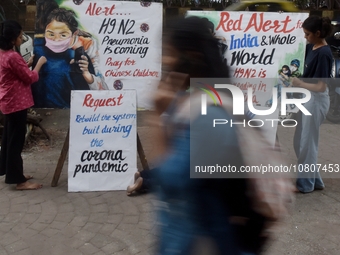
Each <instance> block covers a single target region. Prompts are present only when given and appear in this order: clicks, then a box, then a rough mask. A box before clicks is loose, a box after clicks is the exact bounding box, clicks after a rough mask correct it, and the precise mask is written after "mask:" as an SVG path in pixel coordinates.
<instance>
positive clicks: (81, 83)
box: [32, 0, 163, 109]
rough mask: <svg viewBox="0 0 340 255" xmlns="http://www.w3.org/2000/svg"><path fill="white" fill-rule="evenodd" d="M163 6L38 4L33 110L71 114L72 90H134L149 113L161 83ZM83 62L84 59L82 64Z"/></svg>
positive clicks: (88, 1)
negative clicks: (66, 110) (41, 62)
mask: <svg viewBox="0 0 340 255" xmlns="http://www.w3.org/2000/svg"><path fill="white" fill-rule="evenodd" d="M162 13H163V7H162V4H161V3H155V2H144V1H140V2H131V1H109V0H96V1H93V0H45V1H39V2H38V1H37V17H36V31H35V37H34V54H35V58H36V59H35V61H37V60H38V58H39V57H41V56H44V57H46V59H47V63H46V64H45V65H43V67H42V69H41V71H40V74H39V77H40V79H39V81H38V82H37V83H35V84H33V86H32V91H33V96H34V102H35V107H37V108H69V107H70V94H71V90H100V91H102V90H115V91H121V90H124V89H134V90H136V92H137V105H138V107H139V108H143V109H151V108H152V95H153V92H154V91H155V89H156V88H157V85H158V82H159V80H160V78H161V54H162V51H161V47H162V20H163V18H162ZM82 56H85V58H83V57H82Z"/></svg>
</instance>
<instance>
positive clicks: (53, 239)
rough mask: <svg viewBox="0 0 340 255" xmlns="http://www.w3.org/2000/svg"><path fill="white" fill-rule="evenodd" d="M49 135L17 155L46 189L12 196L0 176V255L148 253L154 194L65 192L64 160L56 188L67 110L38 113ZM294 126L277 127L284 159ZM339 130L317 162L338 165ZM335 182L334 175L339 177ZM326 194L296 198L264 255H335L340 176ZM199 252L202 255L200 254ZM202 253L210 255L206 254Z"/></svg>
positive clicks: (148, 132) (145, 136)
mask: <svg viewBox="0 0 340 255" xmlns="http://www.w3.org/2000/svg"><path fill="white" fill-rule="evenodd" d="M38 112H40V113H41V114H42V115H43V116H44V120H43V122H42V123H43V124H44V126H45V127H46V128H47V130H48V132H49V134H50V135H51V136H52V143H51V144H49V143H48V141H47V140H45V139H44V137H43V136H42V134H41V133H40V134H39V131H38V130H37V133H36V135H35V138H34V139H33V140H32V141H31V144H30V145H29V146H28V147H27V148H26V149H25V152H24V153H23V157H24V164H25V172H26V173H30V174H34V177H35V179H36V180H37V181H39V182H42V183H43V184H44V188H43V189H41V190H39V191H15V190H14V187H13V186H10V185H5V184H4V183H3V181H4V178H3V177H1V178H0V255H7V254H16V255H31V254H32V255H33V254H34V255H57V254H58V255H59V254H60V255H61V254H62V255H78V254H91V255H92V254H96V255H104V254H122V255H130V254H152V252H153V249H154V247H155V239H156V223H155V217H154V214H153V210H154V207H155V204H156V202H155V200H154V197H153V196H152V195H150V194H145V195H140V196H135V197H127V196H126V194H125V192H124V191H112V192H88V193H68V192H67V162H66V163H65V165H64V169H63V172H62V174H61V177H60V180H59V185H58V186H57V187H51V186H50V184H51V180H52V177H53V174H54V170H55V167H56V165H57V161H58V157H59V154H60V151H61V148H62V144H63V141H64V138H65V135H66V131H67V127H68V116H69V115H68V111H65V110H56V111H51V115H49V116H45V113H46V111H43V110H40V111H38ZM144 119H145V114H139V120H138V133H139V135H140V138H141V140H142V143H143V146H144V149H145V151H146V155H147V157H148V159H149V158H151V157H152V154H153V153H154V152H155V150H156V149H157V148H156V146H155V141H154V139H153V132H152V129H150V128H149V127H148V126H147V124H146V122H145V121H144ZM293 132H294V129H293V128H292V129H287V128H286V129H283V128H280V129H279V132H278V134H279V140H280V143H281V146H282V148H283V150H284V152H285V153H287V154H288V158H289V161H290V162H291V163H295V156H294V153H293V150H292V139H293ZM339 145H340V125H334V124H330V123H328V122H326V123H325V124H323V125H322V130H321V135H320V153H319V154H320V155H319V162H320V163H322V164H330V163H333V164H336V163H338V164H339V163H340V152H339V150H340V149H339ZM339 178H340V173H339ZM324 181H325V184H326V189H325V190H324V191H317V192H313V193H311V194H305V195H304V194H297V196H296V201H295V204H294V205H293V209H292V215H291V216H290V217H289V218H287V219H286V220H285V222H284V223H283V224H282V227H281V228H280V229H279V232H278V234H277V236H276V237H275V240H274V242H272V243H271V244H270V245H269V247H268V249H267V251H266V253H265V254H266V255H281V254H282V255H283V254H296V255H303V254H308V255H314V254H315V255H323V254H331V255H333V254H334V255H336V254H340V242H339V241H340V179H336V178H332V179H325V180H324ZM200 254H204V252H201V253H200ZM206 254H207V255H211V254H208V253H206Z"/></svg>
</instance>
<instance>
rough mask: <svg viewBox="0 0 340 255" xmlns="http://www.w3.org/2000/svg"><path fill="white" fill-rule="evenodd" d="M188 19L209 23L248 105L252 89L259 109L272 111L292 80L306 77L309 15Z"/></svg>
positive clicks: (234, 14)
mask: <svg viewBox="0 0 340 255" xmlns="http://www.w3.org/2000/svg"><path fill="white" fill-rule="evenodd" d="M187 15H188V16H199V17H202V18H206V19H207V22H208V23H209V26H210V28H211V30H212V31H213V33H214V35H215V37H216V38H217V39H218V41H219V45H220V49H221V54H223V56H224V61H225V64H227V65H228V66H229V67H230V71H231V72H230V74H231V77H232V78H233V84H234V85H236V86H238V87H239V88H241V89H242V91H243V92H244V95H245V101H247V98H248V95H247V93H248V92H247V91H248V88H251V91H252V96H251V97H250V98H252V101H253V104H254V105H255V106H259V107H271V104H272V102H273V100H272V96H277V97H280V91H281V88H283V87H290V86H291V84H290V79H291V77H299V76H300V75H301V74H302V72H303V66H304V57H305V47H306V40H305V39H304V32H303V29H302V27H301V26H302V23H303V21H304V20H305V19H306V18H307V17H308V13H286V12H282V13H273V12H227V11H223V12H215V11H189V12H188V13H187ZM273 87H276V88H277V91H278V93H277V94H276V95H273V93H272V88H273ZM287 94H288V93H287ZM287 96H289V95H287Z"/></svg>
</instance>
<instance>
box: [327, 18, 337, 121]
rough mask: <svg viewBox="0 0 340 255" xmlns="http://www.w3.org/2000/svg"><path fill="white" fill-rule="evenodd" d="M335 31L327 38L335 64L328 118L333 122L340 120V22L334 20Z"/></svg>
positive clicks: (330, 88) (330, 87)
mask: <svg viewBox="0 0 340 255" xmlns="http://www.w3.org/2000/svg"><path fill="white" fill-rule="evenodd" d="M332 25H333V33H332V35H331V36H330V37H329V38H327V43H328V44H329V45H330V46H331V49H332V52H333V57H334V66H333V73H332V76H333V78H334V79H333V80H332V82H330V84H328V88H329V99H330V106H329V110H328V113H327V115H326V119H327V120H329V121H331V122H333V123H338V122H340V22H338V21H332Z"/></svg>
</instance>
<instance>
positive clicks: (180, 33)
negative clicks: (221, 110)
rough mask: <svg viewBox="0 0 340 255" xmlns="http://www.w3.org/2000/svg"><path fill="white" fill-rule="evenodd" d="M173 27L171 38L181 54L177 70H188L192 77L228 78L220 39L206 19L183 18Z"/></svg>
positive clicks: (169, 40) (182, 71) (169, 39)
mask: <svg viewBox="0 0 340 255" xmlns="http://www.w3.org/2000/svg"><path fill="white" fill-rule="evenodd" d="M170 29H171V32H170V33H169V35H168V38H167V39H168V42H169V43H170V45H171V46H173V47H174V48H175V49H176V50H177V51H178V52H179V55H180V60H179V61H178V63H177V65H176V66H175V70H174V71H176V72H181V73H187V74H189V76H190V78H204V77H210V78H229V70H228V67H227V65H226V64H225V63H224V59H223V56H222V54H221V51H220V48H219V42H218V40H217V39H216V38H215V37H214V36H213V34H212V33H211V29H210V26H209V24H208V22H207V21H206V20H205V19H202V18H199V17H189V18H181V19H179V20H176V21H175V23H173V24H172V25H170Z"/></svg>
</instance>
